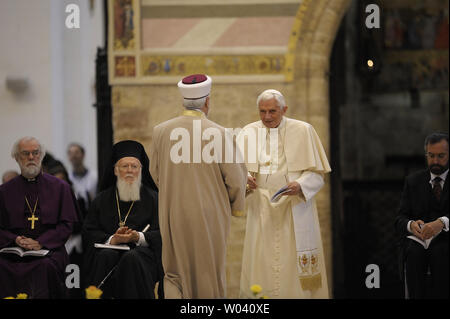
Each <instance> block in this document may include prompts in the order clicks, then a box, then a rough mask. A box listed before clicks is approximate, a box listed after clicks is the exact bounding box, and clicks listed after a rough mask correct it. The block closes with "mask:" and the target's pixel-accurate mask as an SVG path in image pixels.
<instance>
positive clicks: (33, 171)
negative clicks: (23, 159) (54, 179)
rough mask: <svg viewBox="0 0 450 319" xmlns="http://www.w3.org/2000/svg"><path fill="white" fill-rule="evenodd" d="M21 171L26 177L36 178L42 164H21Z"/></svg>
mask: <svg viewBox="0 0 450 319" xmlns="http://www.w3.org/2000/svg"><path fill="white" fill-rule="evenodd" d="M20 169H21V173H22V175H23V176H24V177H25V178H35V177H36V176H38V175H39V173H40V171H41V167H40V165H38V166H34V165H30V166H21V167H20Z"/></svg>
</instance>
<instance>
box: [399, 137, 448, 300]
mask: <svg viewBox="0 0 450 319" xmlns="http://www.w3.org/2000/svg"><path fill="white" fill-rule="evenodd" d="M425 156H426V159H427V164H428V168H427V169H424V170H421V171H418V172H416V173H413V174H411V175H409V176H407V177H406V180H405V186H404V188H403V193H402V197H401V201H400V208H399V210H398V216H397V218H396V220H395V229H396V231H397V233H398V234H399V235H400V236H401V240H400V249H401V251H400V256H399V257H400V273H401V276H402V279H403V278H406V288H407V293H408V294H407V297H409V298H411V299H422V298H429V297H431V298H448V296H449V285H448V284H449V280H448V273H449V268H448V248H449V241H448V229H449V228H448V227H449V226H448V211H449V207H448V200H449V198H448V156H449V155H448V134H445V133H433V134H431V135H429V136H428V137H427V138H426V139H425ZM408 237H409V238H408ZM426 240H431V242H430V243H429V246H428V248H427V249H425V246H423V245H422V244H420V243H419V242H418V241H426ZM428 270H429V271H430V275H431V276H430V279H431V280H430V281H431V291H427V289H426V287H427V285H426V284H425V283H426V280H425V278H426V274H427V272H428Z"/></svg>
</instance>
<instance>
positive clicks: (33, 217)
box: [27, 214, 39, 229]
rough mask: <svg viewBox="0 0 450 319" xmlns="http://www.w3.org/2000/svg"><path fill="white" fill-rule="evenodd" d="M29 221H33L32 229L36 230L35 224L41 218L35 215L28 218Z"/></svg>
mask: <svg viewBox="0 0 450 319" xmlns="http://www.w3.org/2000/svg"><path fill="white" fill-rule="evenodd" d="M27 219H28V220H29V221H31V229H34V222H35V221H37V220H39V218H37V217H36V216H34V214H33V215H31V217H28V218H27Z"/></svg>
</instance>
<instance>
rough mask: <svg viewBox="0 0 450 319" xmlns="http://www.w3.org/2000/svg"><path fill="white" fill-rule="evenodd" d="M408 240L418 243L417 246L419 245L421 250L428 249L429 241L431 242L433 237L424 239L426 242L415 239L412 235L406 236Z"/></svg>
mask: <svg viewBox="0 0 450 319" xmlns="http://www.w3.org/2000/svg"><path fill="white" fill-rule="evenodd" d="M408 238H409V239H412V240H415V241H416V242H418V243H419V244H421V245H422V246H423V248H425V249H428V247H429V246H430V243H431V240H432V239H433V238H434V237H431V238H429V239H426V240H422V239H420V238H417V237H416V236H414V235H411V236H408Z"/></svg>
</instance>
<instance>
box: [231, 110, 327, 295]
mask: <svg viewBox="0 0 450 319" xmlns="http://www.w3.org/2000/svg"><path fill="white" fill-rule="evenodd" d="M259 128H264V126H263V124H262V122H261V121H258V122H255V123H251V124H249V125H247V126H246V127H244V129H243V132H245V131H246V130H249V129H250V130H255V129H256V130H257V129H259ZM243 132H242V133H243ZM268 144H269V143H268V142H267V146H266V147H267V151H268V150H269V145H268ZM243 151H244V152H245V150H244V149H243ZM245 153H246V160H247V162H248V154H247V152H245ZM277 156H278V163H277V164H278V165H277V167H276V171H275V172H270V171H269V172H267V168H268V167H270V165H271V164H269V163H261V162H260V157H259V156H256V159H257V161H256V163H247V167H248V170H249V173H250V174H251V175H252V176H254V177H255V178H256V183H257V185H258V188H257V189H256V190H254V191H252V192H251V193H250V194H249V195H248V196H247V201H246V213H247V227H246V235H245V241H244V252H243V261H242V273H241V288H240V297H241V298H251V297H252V293H251V291H250V287H251V285H254V284H259V285H260V286H261V287H262V289H263V292H262V294H264V295H267V296H268V297H269V298H328V297H329V293H328V283H327V277H326V269H325V264H324V258H323V256H324V254H323V246H322V240H321V235H320V226H319V221H318V217H317V209H316V206H315V200H314V195H315V194H316V193H317V192H318V191H319V190H320V188H321V187H322V186H323V184H324V181H323V174H324V173H327V172H329V171H330V170H331V169H330V167H329V164H328V160H327V158H326V155H325V152H324V150H323V147H322V145H321V142H320V140H319V138H318V136H317V134H316V132H315V130H314V128H313V127H312V126H311V125H310V124H308V123H305V122H302V121H297V120H293V119H289V118H286V117H284V118H283V120H282V122H281V123H280V125H279V128H278V154H277ZM271 160H272V162H273V158H272V159H271ZM261 172H263V174H262V173H261ZM291 181H297V182H298V183H299V184H300V186H301V188H302V192H303V195H304V196H283V197H281V199H280V200H279V201H278V202H277V203H271V202H270V198H271V196H272V195H273V194H274V193H275V192H276V191H277V190H278V189H280V188H281V187H282V186H284V185H286V184H287V183H288V182H291ZM295 214H303V216H307V217H310V221H311V222H310V223H308V224H305V223H302V224H300V225H299V224H298V221H297V222H296V221H295V220H294V216H295ZM308 214H309V215H308ZM296 223H297V224H296ZM302 232H307V233H309V232H311V234H312V236H315V237H314V238H315V241H316V244H317V249H316V250H314V251H313V252H308V251H307V250H308V249H305V250H306V253H301V254H300V253H299V255H298V253H297V251H296V250H298V245H296V236H298V238H303V237H302V236H299V234H301V233H302ZM300 246H302V245H300ZM300 255H301V256H303V257H304V258H305V257H306V259H305V260H307V263H306V265H308V266H310V265H311V260H312V259H311V258H313V259H314V262H313V263H312V264H314V265H316V266H318V267H317V268H316V275H314V276H303V277H302V282H301V281H300V276H299V272H300V269H301V264H300V259H301V258H299V256H300ZM311 256H313V257H311ZM317 273H318V274H317Z"/></svg>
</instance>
